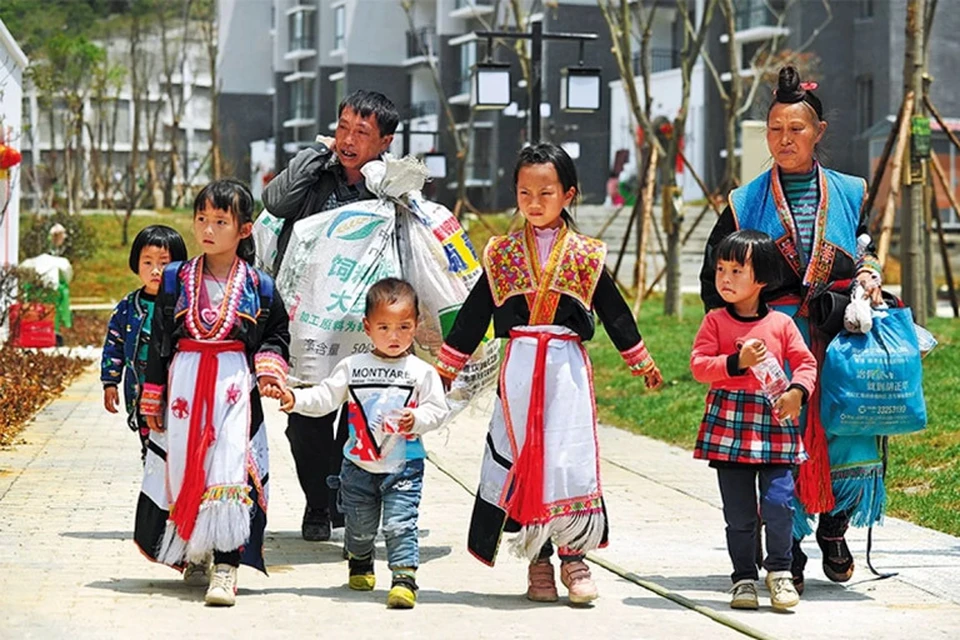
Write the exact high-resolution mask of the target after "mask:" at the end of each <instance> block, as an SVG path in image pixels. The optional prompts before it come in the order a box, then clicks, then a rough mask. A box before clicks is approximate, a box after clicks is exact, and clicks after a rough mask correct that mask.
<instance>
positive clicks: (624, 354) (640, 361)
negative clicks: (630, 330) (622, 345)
mask: <svg viewBox="0 0 960 640" xmlns="http://www.w3.org/2000/svg"><path fill="white" fill-rule="evenodd" d="M620 357H621V358H623V361H624V362H626V363H627V366H628V367H630V373H631V374H632V375H634V376H644V375H647V374H648V373H650V372H651V371H652V370H653V368H654V367H655V366H656V365H655V364H654V362H653V358H652V357H650V352H649V351H647V345H646V344H644V342H643V340H641V341H640V342H638V343H637V344H635V345H634V346H632V347H630V348H629V349H627V350H626V351H621V352H620Z"/></svg>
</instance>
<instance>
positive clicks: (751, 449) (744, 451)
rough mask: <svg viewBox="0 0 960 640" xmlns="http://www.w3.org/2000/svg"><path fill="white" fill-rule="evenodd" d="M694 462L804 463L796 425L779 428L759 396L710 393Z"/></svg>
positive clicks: (718, 390) (767, 406)
mask: <svg viewBox="0 0 960 640" xmlns="http://www.w3.org/2000/svg"><path fill="white" fill-rule="evenodd" d="M693 457H694V458H702V459H704V460H717V461H723V462H739V463H747V464H799V463H801V462H803V461H804V460H806V459H807V453H806V451H805V450H804V448H803V440H802V438H801V437H800V427H799V426H798V425H797V424H796V421H791V422H790V423H789V424H780V423H779V422H778V421H777V419H776V418H775V417H774V415H773V407H771V405H770V403H769V402H768V401H767V399H766V397H764V396H763V395H762V394H760V393H755V392H751V391H727V390H724V389H711V390H710V393H709V394H707V407H706V411H705V413H704V415H703V421H702V422H701V423H700V433H699V435H698V436H697V446H696V448H695V449H694V452H693Z"/></svg>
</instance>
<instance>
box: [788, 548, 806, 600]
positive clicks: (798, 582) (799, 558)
mask: <svg viewBox="0 0 960 640" xmlns="http://www.w3.org/2000/svg"><path fill="white" fill-rule="evenodd" d="M791 552H792V554H793V560H792V562H791V564H790V573H792V574H793V586H794V588H795V589H796V590H797V593H798V594H800V595H803V586H804V585H803V570H804V569H805V568H806V566H807V554H805V553H804V552H803V549H801V548H800V541H799V540H797V539H796V538H794V539H793V548H792V550H791Z"/></svg>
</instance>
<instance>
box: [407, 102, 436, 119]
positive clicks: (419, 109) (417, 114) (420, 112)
mask: <svg viewBox="0 0 960 640" xmlns="http://www.w3.org/2000/svg"><path fill="white" fill-rule="evenodd" d="M437 107H438V105H437V101H436V100H423V101H421V102H414V103H413V104H411V105H410V117H411V118H422V117H423V116H433V115H436V114H437Z"/></svg>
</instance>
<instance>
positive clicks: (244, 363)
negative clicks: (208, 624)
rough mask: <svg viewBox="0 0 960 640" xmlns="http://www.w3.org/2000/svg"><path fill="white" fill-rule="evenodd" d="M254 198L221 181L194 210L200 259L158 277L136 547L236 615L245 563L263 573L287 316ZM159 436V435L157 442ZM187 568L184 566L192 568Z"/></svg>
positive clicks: (283, 377) (142, 403)
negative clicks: (259, 232)
mask: <svg viewBox="0 0 960 640" xmlns="http://www.w3.org/2000/svg"><path fill="white" fill-rule="evenodd" d="M252 230H253V195H252V194H251V193H250V190H249V189H248V188H247V187H246V185H244V184H243V183H241V182H238V181H236V180H231V179H225V180H216V181H214V182H211V183H210V184H208V185H207V186H205V187H204V188H203V189H202V190H201V191H200V193H199V194H197V197H196V199H195V200H194V203H193V234H194V237H195V238H196V241H197V244H198V245H199V246H200V248H201V252H202V253H201V254H200V255H199V256H197V257H196V258H193V259H192V260H189V261H187V262H174V263H171V264H169V265H168V266H167V268H166V269H164V271H163V279H162V281H161V283H160V291H159V293H158V294H157V300H156V303H155V304H156V313H154V315H153V324H152V326H151V334H150V338H151V340H150V349H149V356H148V358H147V372H146V377H145V381H144V385H143V392H142V394H141V398H140V411H141V413H143V415H144V416H145V419H146V422H147V425H148V426H149V427H150V430H151V432H152V433H151V434H150V442H149V444H148V450H147V460H146V464H145V466H144V477H143V485H142V488H141V493H140V501H139V503H138V504H137V518H136V526H135V528H134V541H135V542H136V543H137V545H139V547H140V549H141V551H143V553H144V554H145V555H146V556H147V557H148V558H151V559H153V560H155V561H157V562H162V563H164V564H167V565H170V566H173V567H177V568H181V567H184V565H187V566H186V570H185V571H184V578H185V579H186V580H187V581H188V582H194V581H196V582H203V581H204V580H205V579H206V578H207V571H208V569H207V564H208V563H209V562H210V558H211V556H212V559H213V565H214V566H213V572H212V575H210V576H209V585H208V587H207V593H206V596H205V601H206V603H207V604H209V605H220V606H233V605H234V603H235V602H236V593H237V568H238V567H239V566H240V564H241V562H242V563H243V564H247V565H249V566H252V567H254V568H256V569H260V570H261V571H263V572H266V566H265V564H264V561H263V545H264V529H265V527H266V524H267V496H268V493H269V485H268V478H269V468H268V467H269V456H268V448H267V435H266V429H265V428H264V424H263V408H262V406H261V404H260V394H261V393H266V392H267V391H268V390H269V389H270V388H271V387H283V386H284V385H285V383H286V373H287V357H288V349H289V341H290V334H289V331H288V328H287V327H288V323H289V320H288V316H287V312H286V310H285V309H284V306H283V303H282V302H281V300H280V297H279V296H277V295H275V294H274V287H273V280H272V279H271V278H270V276H268V275H266V274H265V273H262V272H259V271H257V270H256V269H254V268H253V267H252V266H251V265H252V264H253V259H254V247H253V240H252V238H251V237H250V235H251V233H252ZM161 432H163V433H161ZM188 563H189V564H188Z"/></svg>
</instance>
